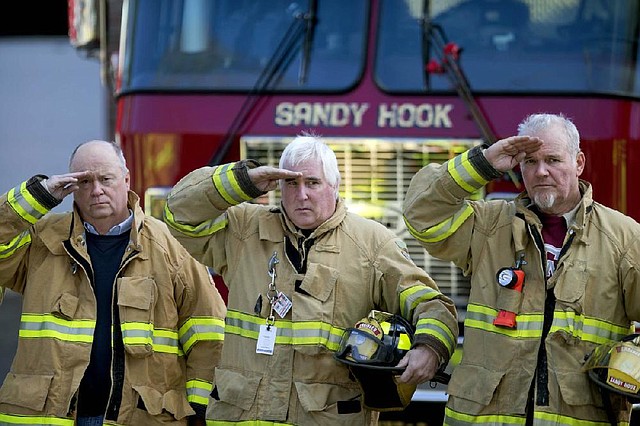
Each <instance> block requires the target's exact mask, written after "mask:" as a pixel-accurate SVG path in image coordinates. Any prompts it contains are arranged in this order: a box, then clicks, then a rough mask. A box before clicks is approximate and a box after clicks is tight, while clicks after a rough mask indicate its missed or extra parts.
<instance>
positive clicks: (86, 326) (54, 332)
mask: <svg viewBox="0 0 640 426" xmlns="http://www.w3.org/2000/svg"><path fill="white" fill-rule="evenodd" d="M95 325H96V322H95V321H94V320H66V319H63V318H59V317H56V316H53V315H51V314H29V313H25V314H22V316H21V317H20V331H19V332H18V337H20V338H21V339H33V338H47V339H57V340H63V341H66V342H75V343H91V342H93V330H94V328H95Z"/></svg>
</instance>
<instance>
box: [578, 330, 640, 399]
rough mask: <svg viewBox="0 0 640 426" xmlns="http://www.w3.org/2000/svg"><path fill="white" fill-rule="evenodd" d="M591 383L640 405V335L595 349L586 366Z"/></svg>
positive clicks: (584, 368)
mask: <svg viewBox="0 0 640 426" xmlns="http://www.w3.org/2000/svg"><path fill="white" fill-rule="evenodd" d="M583 370H584V371H587V372H588V374H589V377H590V378H591V380H593V381H594V382H595V383H596V384H598V385H599V386H601V387H603V388H604V389H606V390H609V391H612V392H616V393H619V394H622V395H624V396H626V397H627V398H628V399H629V400H630V401H631V402H640V335H631V336H628V337H627V338H625V339H624V340H623V341H622V342H610V343H606V344H604V345H600V346H598V347H597V348H595V349H594V350H593V352H592V353H591V354H590V355H589V358H588V359H587V361H586V362H585V364H584V367H583Z"/></svg>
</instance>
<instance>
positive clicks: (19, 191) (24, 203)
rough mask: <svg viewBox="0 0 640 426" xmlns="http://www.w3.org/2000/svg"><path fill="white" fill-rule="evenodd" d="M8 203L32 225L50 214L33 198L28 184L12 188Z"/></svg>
mask: <svg viewBox="0 0 640 426" xmlns="http://www.w3.org/2000/svg"><path fill="white" fill-rule="evenodd" d="M7 202H8V203H9V204H10V205H11V207H12V208H13V210H15V212H16V213H17V214H18V215H19V216H20V217H21V218H23V219H24V220H26V221H27V222H29V223H30V224H32V225H33V224H34V223H36V222H37V221H38V220H39V219H40V218H41V217H42V216H44V215H45V214H47V213H48V212H49V210H48V209H47V208H46V207H45V206H43V205H42V204H40V203H39V202H38V201H37V200H36V199H35V198H33V195H31V193H30V192H29V190H28V189H27V182H22V184H21V185H20V186H19V187H15V188H12V189H11V190H10V191H9V193H8V194H7Z"/></svg>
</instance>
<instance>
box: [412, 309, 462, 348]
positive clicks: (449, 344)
mask: <svg viewBox="0 0 640 426" xmlns="http://www.w3.org/2000/svg"><path fill="white" fill-rule="evenodd" d="M415 334H416V336H417V335H418V334H427V335H429V336H433V337H435V338H436V339H438V340H439V341H440V342H442V344H443V345H444V346H445V347H446V348H447V352H448V353H449V356H451V355H453V351H454V350H455V349H456V337H455V336H454V335H453V333H452V332H451V330H449V327H447V325H446V324H445V323H443V322H442V321H439V320H436V319H432V318H421V319H419V320H418V324H417V325H416V333H415Z"/></svg>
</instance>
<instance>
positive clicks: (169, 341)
mask: <svg viewBox="0 0 640 426" xmlns="http://www.w3.org/2000/svg"><path fill="white" fill-rule="evenodd" d="M121 328H122V340H123V342H124V344H125V345H129V346H144V345H150V346H152V347H153V351H154V352H162V353H169V354H175V355H180V356H182V355H184V352H183V350H182V348H181V347H180V346H179V344H178V332H177V331H175V330H167V329H154V328H153V325H152V324H148V323H143V322H135V323H134V322H127V323H124V324H122V326H121Z"/></svg>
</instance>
